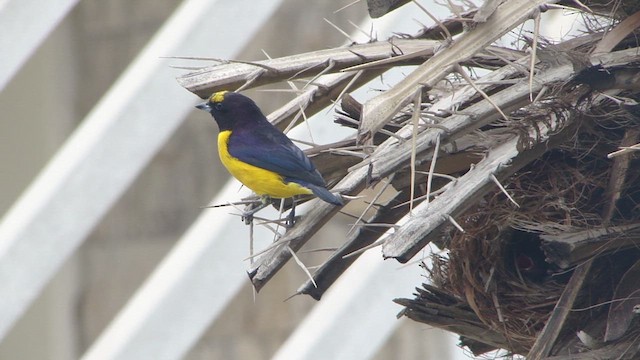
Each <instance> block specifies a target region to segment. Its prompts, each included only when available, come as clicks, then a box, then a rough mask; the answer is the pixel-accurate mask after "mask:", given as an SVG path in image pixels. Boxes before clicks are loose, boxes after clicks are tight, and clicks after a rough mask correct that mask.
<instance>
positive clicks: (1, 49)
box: [0, 0, 78, 91]
mask: <svg viewBox="0 0 640 360" xmlns="http://www.w3.org/2000/svg"><path fill="white" fill-rule="evenodd" d="M77 3H78V0H48V1H40V0H5V1H0V54H2V66H0V91H2V89H4V87H5V86H6V85H7V83H9V81H11V79H12V78H13V76H14V75H15V74H16V73H17V72H18V70H20V68H21V67H22V65H24V63H25V62H26V61H27V60H28V59H29V57H30V56H31V55H32V54H33V53H34V52H35V51H36V49H37V48H38V46H40V44H41V43H42V41H44V39H45V38H46V37H47V36H48V35H49V33H50V32H51V31H52V30H53V28H55V27H56V26H57V25H58V24H59V23H60V21H61V20H62V19H63V18H64V17H65V15H67V13H68V12H69V11H70V10H71V9H72V8H73V7H74V6H75V5H76V4H77Z"/></svg>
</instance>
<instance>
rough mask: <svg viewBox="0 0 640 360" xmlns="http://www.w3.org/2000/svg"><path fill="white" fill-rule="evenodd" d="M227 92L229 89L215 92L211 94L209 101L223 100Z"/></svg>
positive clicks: (217, 101)
mask: <svg viewBox="0 0 640 360" xmlns="http://www.w3.org/2000/svg"><path fill="white" fill-rule="evenodd" d="M226 93H228V91H226V90H224V91H218V92H216V93H213V95H211V97H210V98H209V101H211V102H212V103H219V102H222V101H223V100H224V94H226Z"/></svg>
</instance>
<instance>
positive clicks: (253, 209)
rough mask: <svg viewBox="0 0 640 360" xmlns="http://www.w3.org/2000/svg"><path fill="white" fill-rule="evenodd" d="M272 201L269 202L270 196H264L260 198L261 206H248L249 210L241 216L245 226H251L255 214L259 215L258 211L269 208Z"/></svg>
mask: <svg viewBox="0 0 640 360" xmlns="http://www.w3.org/2000/svg"><path fill="white" fill-rule="evenodd" d="M269 203H270V201H269V197H268V196H263V197H261V198H260V204H259V205H255V204H251V205H249V206H247V207H248V208H249V209H248V210H246V211H244V212H243V213H242V215H241V219H242V221H244V223H245V224H247V225H250V224H251V223H252V222H253V215H254V214H255V213H257V212H258V211H260V210H262V209H264V208H265V207H267V206H268V205H269Z"/></svg>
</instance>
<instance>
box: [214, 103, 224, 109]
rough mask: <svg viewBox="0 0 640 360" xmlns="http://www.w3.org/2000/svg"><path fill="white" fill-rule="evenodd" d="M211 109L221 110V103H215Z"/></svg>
mask: <svg viewBox="0 0 640 360" xmlns="http://www.w3.org/2000/svg"><path fill="white" fill-rule="evenodd" d="M213 107H215V108H216V110H222V104H221V103H215V105H213Z"/></svg>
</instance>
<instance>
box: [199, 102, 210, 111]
mask: <svg viewBox="0 0 640 360" xmlns="http://www.w3.org/2000/svg"><path fill="white" fill-rule="evenodd" d="M196 108H198V109H200V110H204V111H206V112H209V111H211V105H209V102H203V103H202V104H198V105H196Z"/></svg>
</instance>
